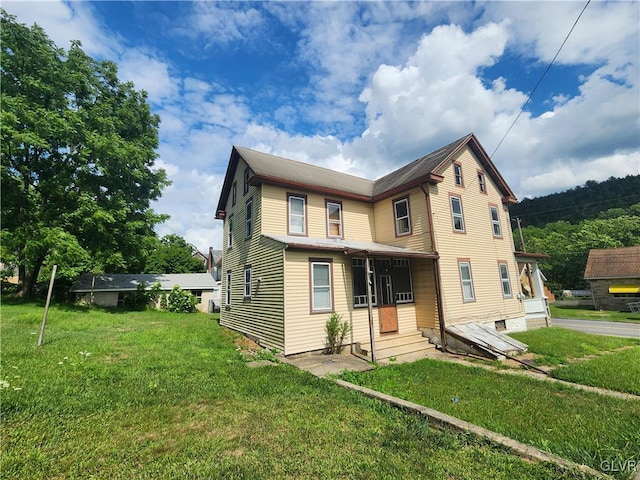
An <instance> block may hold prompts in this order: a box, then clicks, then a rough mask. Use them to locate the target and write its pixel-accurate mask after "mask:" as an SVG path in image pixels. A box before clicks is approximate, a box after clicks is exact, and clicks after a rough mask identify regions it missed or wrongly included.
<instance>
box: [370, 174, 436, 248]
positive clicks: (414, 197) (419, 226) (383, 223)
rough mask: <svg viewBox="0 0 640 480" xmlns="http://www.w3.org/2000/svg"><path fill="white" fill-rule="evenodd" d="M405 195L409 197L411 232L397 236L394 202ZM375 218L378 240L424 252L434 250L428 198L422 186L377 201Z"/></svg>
mask: <svg viewBox="0 0 640 480" xmlns="http://www.w3.org/2000/svg"><path fill="white" fill-rule="evenodd" d="M425 188H426V186H425ZM404 197H408V198H409V217H410V220H411V234H409V235H403V236H400V237H397V236H396V230H395V215H394V211H393V202H394V201H395V200H397V199H400V198H404ZM374 219H375V225H376V239H375V241H376V242H379V243H386V244H388V245H394V246H397V247H404V248H409V249H412V250H418V251H423V252H430V251H431V250H432V249H431V236H430V234H429V215H428V211H427V200H426V197H425V194H424V192H423V191H422V190H421V189H420V188H414V189H412V190H410V191H409V192H407V193H405V194H401V195H397V196H394V197H391V198H386V199H384V200H380V201H378V202H376V204H375V205H374Z"/></svg>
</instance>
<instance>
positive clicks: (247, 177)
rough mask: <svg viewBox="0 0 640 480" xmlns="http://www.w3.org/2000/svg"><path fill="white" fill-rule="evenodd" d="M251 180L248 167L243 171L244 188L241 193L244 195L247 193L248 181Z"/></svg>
mask: <svg viewBox="0 0 640 480" xmlns="http://www.w3.org/2000/svg"><path fill="white" fill-rule="evenodd" d="M250 178H251V169H250V168H249V167H247V168H245V169H244V187H243V189H242V193H243V194H244V195H246V194H247V192H248V191H249V179H250Z"/></svg>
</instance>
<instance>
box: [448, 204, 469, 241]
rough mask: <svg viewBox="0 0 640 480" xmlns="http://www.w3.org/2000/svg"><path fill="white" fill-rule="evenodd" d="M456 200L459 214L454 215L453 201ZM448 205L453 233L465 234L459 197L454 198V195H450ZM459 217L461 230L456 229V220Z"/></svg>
mask: <svg viewBox="0 0 640 480" xmlns="http://www.w3.org/2000/svg"><path fill="white" fill-rule="evenodd" d="M454 200H457V201H458V204H459V205H460V213H455V211H454V209H453V201H454ZM449 205H450V207H451V226H452V227H453V231H454V232H460V233H464V232H466V228H465V224H464V209H463V208H462V199H461V198H460V197H456V196H455V195H451V196H450V197H449ZM457 217H459V218H460V221H461V223H462V228H461V229H460V228H456V218H457Z"/></svg>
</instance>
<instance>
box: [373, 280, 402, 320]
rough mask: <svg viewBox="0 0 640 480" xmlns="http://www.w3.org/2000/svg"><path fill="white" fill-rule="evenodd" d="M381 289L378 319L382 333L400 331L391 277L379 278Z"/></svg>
mask: <svg viewBox="0 0 640 480" xmlns="http://www.w3.org/2000/svg"><path fill="white" fill-rule="evenodd" d="M378 285H379V288H380V297H379V298H380V302H379V304H378V317H379V321H380V333H392V332H397V331H398V312H397V310H396V302H395V299H394V295H393V284H392V283H391V275H380V276H379V277H378Z"/></svg>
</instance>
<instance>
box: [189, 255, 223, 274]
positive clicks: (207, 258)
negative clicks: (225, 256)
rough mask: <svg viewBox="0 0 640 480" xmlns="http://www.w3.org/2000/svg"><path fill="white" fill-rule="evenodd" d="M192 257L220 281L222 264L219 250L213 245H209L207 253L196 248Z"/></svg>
mask: <svg viewBox="0 0 640 480" xmlns="http://www.w3.org/2000/svg"><path fill="white" fill-rule="evenodd" d="M192 257H193V258H197V259H198V260H200V261H201V262H202V264H203V265H204V268H205V269H206V270H207V273H210V274H211V275H212V276H213V278H215V279H216V280H218V281H220V278H221V277H220V265H221V264H222V251H221V250H214V249H213V247H209V253H208V254H207V255H205V254H204V253H202V252H201V251H199V250H197V251H196V253H194V254H193V255H192Z"/></svg>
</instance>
